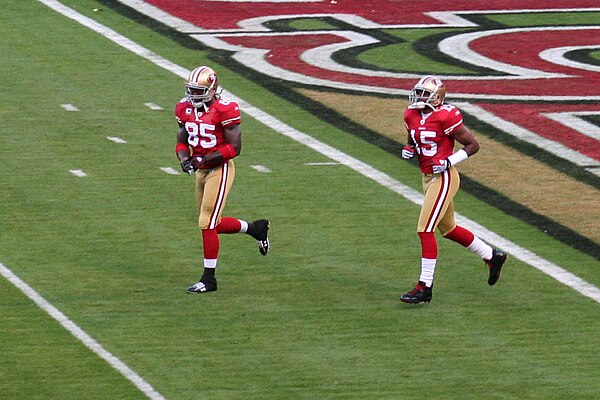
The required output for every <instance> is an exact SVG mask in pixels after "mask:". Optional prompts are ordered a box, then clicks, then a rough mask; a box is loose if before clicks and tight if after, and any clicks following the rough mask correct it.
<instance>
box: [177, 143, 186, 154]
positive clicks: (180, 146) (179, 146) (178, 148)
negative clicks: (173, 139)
mask: <svg viewBox="0 0 600 400" xmlns="http://www.w3.org/2000/svg"><path fill="white" fill-rule="evenodd" d="M182 150H184V151H187V152H188V153H189V151H190V146H188V145H187V144H185V143H181V142H177V145H175V154H178V153H179V152H180V151H182Z"/></svg>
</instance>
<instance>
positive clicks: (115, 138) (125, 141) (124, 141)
mask: <svg viewBox="0 0 600 400" xmlns="http://www.w3.org/2000/svg"><path fill="white" fill-rule="evenodd" d="M106 138H107V139H108V140H110V141H112V142H115V143H127V140H125V139H121V138H120V137H118V136H107V137H106Z"/></svg>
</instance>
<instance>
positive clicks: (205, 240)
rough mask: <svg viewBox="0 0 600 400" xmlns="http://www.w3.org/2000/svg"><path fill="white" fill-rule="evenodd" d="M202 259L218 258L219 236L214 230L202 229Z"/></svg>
mask: <svg viewBox="0 0 600 400" xmlns="http://www.w3.org/2000/svg"><path fill="white" fill-rule="evenodd" d="M202 246H203V248H204V258H207V259H214V260H216V259H217V258H218V257H219V234H218V233H217V230H216V229H202Z"/></svg>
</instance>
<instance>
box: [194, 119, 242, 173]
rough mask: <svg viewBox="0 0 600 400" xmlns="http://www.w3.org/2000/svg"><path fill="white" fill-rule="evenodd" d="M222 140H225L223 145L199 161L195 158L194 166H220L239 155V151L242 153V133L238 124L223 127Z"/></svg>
mask: <svg viewBox="0 0 600 400" xmlns="http://www.w3.org/2000/svg"><path fill="white" fill-rule="evenodd" d="M223 138H224V139H225V143H224V144H222V145H221V146H219V147H217V149H216V150H215V151H213V152H210V153H208V154H207V155H206V156H204V157H202V158H201V159H199V160H198V159H197V158H196V159H195V160H194V166H195V167H199V166H200V165H202V164H221V163H224V162H225V161H227V160H230V159H232V158H234V157H236V156H237V155H238V154H240V151H242V131H241V130H240V124H233V125H228V126H226V127H224V128H223Z"/></svg>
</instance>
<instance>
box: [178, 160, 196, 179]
mask: <svg viewBox="0 0 600 400" xmlns="http://www.w3.org/2000/svg"><path fill="white" fill-rule="evenodd" d="M179 165H181V169H182V170H183V172H185V173H186V174H189V175H192V174H193V173H194V171H195V169H194V166H193V165H192V157H190V158H188V159H187V160H183V161H182V162H181V163H180V164H179Z"/></svg>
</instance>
